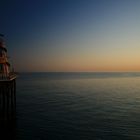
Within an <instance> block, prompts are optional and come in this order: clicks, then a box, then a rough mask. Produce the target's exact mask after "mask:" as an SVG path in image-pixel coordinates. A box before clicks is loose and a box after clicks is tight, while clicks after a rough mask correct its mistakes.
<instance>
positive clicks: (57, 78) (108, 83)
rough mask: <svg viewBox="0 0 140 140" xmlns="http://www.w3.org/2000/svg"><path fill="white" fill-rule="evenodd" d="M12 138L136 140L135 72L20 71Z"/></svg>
mask: <svg viewBox="0 0 140 140" xmlns="http://www.w3.org/2000/svg"><path fill="white" fill-rule="evenodd" d="M16 138H17V139H18V140H140V73H24V74H20V76H19V77H18V79H17V122H16Z"/></svg>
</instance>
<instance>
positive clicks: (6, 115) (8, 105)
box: [0, 35, 17, 121]
mask: <svg viewBox="0 0 140 140" xmlns="http://www.w3.org/2000/svg"><path fill="white" fill-rule="evenodd" d="M16 77H17V76H16V74H15V72H14V71H13V70H11V65H10V63H9V61H8V56H7V49H6V45H5V41H4V38H3V35H0V121H1V120H2V121H4V120H5V121H7V120H12V119H14V118H15V117H16V115H15V113H16Z"/></svg>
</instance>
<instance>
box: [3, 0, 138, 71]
mask: <svg viewBox="0 0 140 140" xmlns="http://www.w3.org/2000/svg"><path fill="white" fill-rule="evenodd" d="M0 33H2V34H4V35H5V39H6V43H7V48H8V53H9V55H10V58H11V62H12V63H13V65H14V67H15V68H16V70H17V71H30V72H31V71H33V72H41V71H42V72H46V71H51V72H52V71H53V72H57V71H67V72H68V71H69V72H70V71H76V72H77V71H88V72H90V71H140V0H11V1H10V0H0Z"/></svg>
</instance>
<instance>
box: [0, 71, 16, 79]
mask: <svg viewBox="0 0 140 140" xmlns="http://www.w3.org/2000/svg"><path fill="white" fill-rule="evenodd" d="M15 78H16V73H14V72H11V73H9V74H5V73H0V81H10V80H13V79H15Z"/></svg>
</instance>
